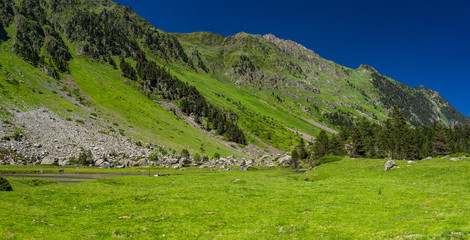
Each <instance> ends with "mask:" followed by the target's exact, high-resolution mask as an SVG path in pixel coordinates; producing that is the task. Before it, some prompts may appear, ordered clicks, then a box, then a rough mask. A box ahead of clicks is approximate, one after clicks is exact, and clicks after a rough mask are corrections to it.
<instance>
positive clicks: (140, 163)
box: [137, 159, 149, 167]
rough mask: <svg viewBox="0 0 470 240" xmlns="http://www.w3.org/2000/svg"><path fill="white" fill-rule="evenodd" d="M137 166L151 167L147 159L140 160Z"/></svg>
mask: <svg viewBox="0 0 470 240" xmlns="http://www.w3.org/2000/svg"><path fill="white" fill-rule="evenodd" d="M137 165H138V166H142V167H146V166H148V165H149V163H148V161H147V160H145V159H140V160H139V161H137Z"/></svg>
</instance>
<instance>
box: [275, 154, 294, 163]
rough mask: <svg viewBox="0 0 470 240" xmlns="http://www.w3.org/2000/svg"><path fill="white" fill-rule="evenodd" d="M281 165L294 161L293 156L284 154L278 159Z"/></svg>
mask: <svg viewBox="0 0 470 240" xmlns="http://www.w3.org/2000/svg"><path fill="white" fill-rule="evenodd" d="M277 162H278V163H279V164H280V165H290V164H291V163H292V157H291V156H289V155H284V156H282V157H281V158H279V159H278V160H277Z"/></svg>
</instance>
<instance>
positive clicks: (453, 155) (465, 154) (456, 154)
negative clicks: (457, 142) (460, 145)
mask: <svg viewBox="0 0 470 240" xmlns="http://www.w3.org/2000/svg"><path fill="white" fill-rule="evenodd" d="M463 156H465V157H468V156H470V154H468V153H462V152H461V153H453V154H451V155H450V157H451V158H458V157H463Z"/></svg>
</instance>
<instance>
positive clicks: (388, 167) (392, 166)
mask: <svg viewBox="0 0 470 240" xmlns="http://www.w3.org/2000/svg"><path fill="white" fill-rule="evenodd" d="M395 167H396V165H395V161H393V160H389V161H388V162H387V163H385V165H384V170H385V171H388V170H392V169H395Z"/></svg>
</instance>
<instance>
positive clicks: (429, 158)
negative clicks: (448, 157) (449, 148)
mask: <svg viewBox="0 0 470 240" xmlns="http://www.w3.org/2000/svg"><path fill="white" fill-rule="evenodd" d="M431 159H432V157H427V158H423V160H431Z"/></svg>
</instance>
